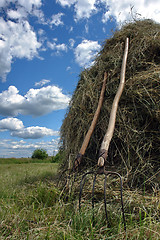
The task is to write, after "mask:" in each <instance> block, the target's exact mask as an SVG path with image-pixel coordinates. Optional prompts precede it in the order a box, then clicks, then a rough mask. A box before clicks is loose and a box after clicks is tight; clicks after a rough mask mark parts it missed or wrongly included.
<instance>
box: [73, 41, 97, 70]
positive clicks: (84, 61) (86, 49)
mask: <svg viewBox="0 0 160 240" xmlns="http://www.w3.org/2000/svg"><path fill="white" fill-rule="evenodd" d="M100 48H101V46H100V45H99V44H98V42H97V41H91V40H83V41H82V42H81V43H80V44H79V45H78V46H77V47H76V48H75V52H74V53H75V58H76V62H77V63H78V64H79V65H80V66H81V67H86V68H87V67H89V66H91V65H92V64H93V63H94V58H95V55H96V54H97V52H98V51H99V50H100Z"/></svg>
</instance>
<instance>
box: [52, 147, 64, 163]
mask: <svg viewBox="0 0 160 240" xmlns="http://www.w3.org/2000/svg"><path fill="white" fill-rule="evenodd" d="M64 154H65V153H64V151H62V150H59V152H58V153H57V154H56V155H55V156H53V157H52V160H51V162H52V163H60V162H61V161H62V159H63V158H64Z"/></svg>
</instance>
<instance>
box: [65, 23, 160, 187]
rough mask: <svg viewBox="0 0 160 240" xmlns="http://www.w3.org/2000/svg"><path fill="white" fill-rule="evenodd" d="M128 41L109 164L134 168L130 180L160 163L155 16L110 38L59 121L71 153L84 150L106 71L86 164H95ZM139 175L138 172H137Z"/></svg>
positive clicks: (159, 37) (159, 43) (159, 32)
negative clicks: (104, 84) (126, 40)
mask: <svg viewBox="0 0 160 240" xmlns="http://www.w3.org/2000/svg"><path fill="white" fill-rule="evenodd" d="M126 37H129V41H130V44H129V45H130V47H129V54H128V60H127V69H126V84H125V89H124V91H123V94H122V97H121V99H120V103H119V107H118V112H117V119H116V127H115V131H114V135H113V138H112V141H111V144H110V148H109V154H108V166H109V165H114V166H116V167H117V168H119V169H123V173H124V174H125V173H126V172H128V171H130V172H131V173H133V174H131V175H132V183H137V182H141V180H142V179H143V180H144V176H145V177H149V176H152V175H153V174H155V172H156V171H158V168H159V167H160V160H159V156H160V25H159V24H156V23H154V22H153V21H151V20H143V21H136V22H134V23H130V24H128V25H125V26H124V27H123V28H122V29H121V30H120V31H117V32H115V34H114V35H113V37H112V38H110V39H107V40H106V42H105V43H104V46H103V49H102V50H101V52H100V53H99V55H98V56H97V58H96V60H95V64H94V66H92V67H91V68H90V69H86V70H84V71H83V72H82V73H81V74H80V80H79V82H78V85H77V87H76V90H75V92H74V94H73V97H72V100H71V103H70V107H69V109H68V112H67V114H66V117H65V119H64V121H63V124H62V127H61V142H62V149H63V150H64V151H65V153H66V158H65V159H64V162H63V168H67V167H68V159H69V156H70V157H71V156H72V157H73V160H74V158H75V157H76V155H77V153H78V152H79V150H80V147H81V145H82V142H83V139H84V137H85V135H86V133H87V131H88V129H89V126H90V124H91V121H92V119H93V116H94V113H95V110H96V108H97V104H98V100H99V95H100V91H101V86H102V81H103V74H104V72H105V71H106V72H108V80H107V85H106V92H105V98H104V103H103V107H102V110H101V114H100V117H99V119H98V123H97V126H96V128H95V130H94V133H93V135H92V137H91V140H90V143H89V146H88V149H87V151H86V154H85V156H84V160H83V165H84V166H87V167H91V166H95V165H96V164H97V158H98V153H99V149H100V145H101V142H102V139H103V137H104V134H105V132H106V130H107V127H108V121H109V116H110V111H111V106H112V102H113V99H114V96H115V94H116V91H117V87H118V84H119V79H120V71H121V64H122V57H123V51H124V42H125V39H126ZM137 176H138V178H137Z"/></svg>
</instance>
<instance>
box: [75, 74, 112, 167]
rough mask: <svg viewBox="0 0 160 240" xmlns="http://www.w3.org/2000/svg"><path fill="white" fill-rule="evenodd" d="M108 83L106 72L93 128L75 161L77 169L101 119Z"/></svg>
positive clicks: (91, 127) (90, 129)
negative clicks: (99, 118)
mask: <svg viewBox="0 0 160 240" xmlns="http://www.w3.org/2000/svg"><path fill="white" fill-rule="evenodd" d="M106 81H107V73H106V72H105V73H104V79H103V85H102V89H101V94H100V98H99V101H98V106H97V109H96V112H95V114H94V117H93V120H92V123H91V126H90V128H89V130H88V132H87V134H86V136H85V139H84V141H83V143H82V146H81V149H80V151H79V153H78V155H77V157H76V159H75V163H74V167H75V168H77V167H78V166H79V165H80V163H81V161H82V157H83V155H84V154H85V151H86V148H87V146H88V144H89V141H90V138H91V136H92V133H93V131H94V129H95V126H96V123H97V120H98V117H99V114H100V110H101V107H102V103H103V99H104V93H105V87H106Z"/></svg>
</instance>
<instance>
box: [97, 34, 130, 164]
mask: <svg viewBox="0 0 160 240" xmlns="http://www.w3.org/2000/svg"><path fill="white" fill-rule="evenodd" d="M128 48H129V39H128V38H127V39H126V42H125V49H124V55H123V61H122V67H121V76H120V84H119V87H118V90H117V93H116V96H115V98H114V101H113V104H112V109H111V114H110V119H109V124H108V129H107V132H106V134H105V136H104V138H103V141H102V144H101V148H100V153H99V158H98V166H99V167H103V166H104V164H105V160H106V159H107V155H108V149H109V145H110V141H111V139H112V136H113V132H114V129H115V122H116V113H117V109H118V103H119V100H120V97H121V95H122V92H123V89H124V85H125V72H126V63H127V56H128Z"/></svg>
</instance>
